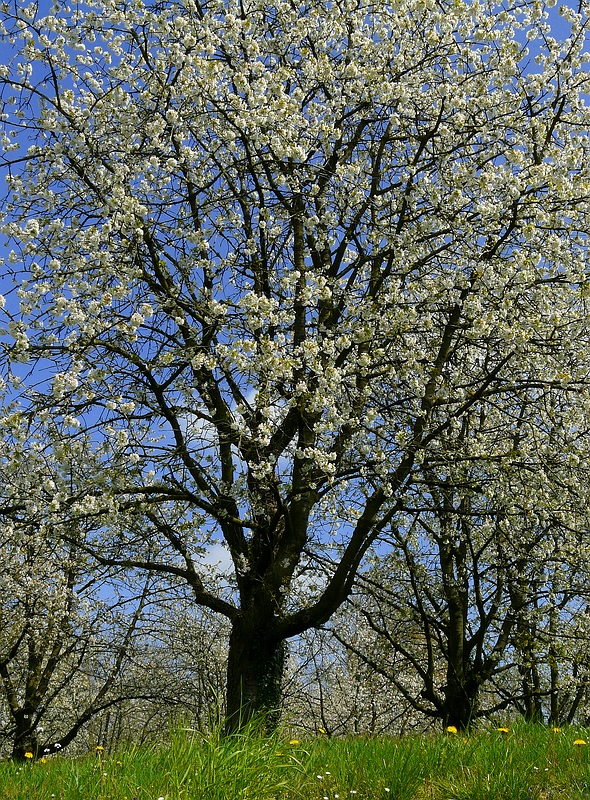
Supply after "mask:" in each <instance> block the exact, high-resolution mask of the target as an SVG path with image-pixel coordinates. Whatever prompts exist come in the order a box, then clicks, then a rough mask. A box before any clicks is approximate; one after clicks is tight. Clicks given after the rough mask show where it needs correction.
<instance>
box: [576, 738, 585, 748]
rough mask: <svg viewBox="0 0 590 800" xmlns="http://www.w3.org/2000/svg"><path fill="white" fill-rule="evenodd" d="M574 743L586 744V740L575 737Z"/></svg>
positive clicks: (577, 745) (579, 745)
mask: <svg viewBox="0 0 590 800" xmlns="http://www.w3.org/2000/svg"><path fill="white" fill-rule="evenodd" d="M574 744H575V745H576V747H581V746H582V745H584V744H586V741H585V740H584V739H574Z"/></svg>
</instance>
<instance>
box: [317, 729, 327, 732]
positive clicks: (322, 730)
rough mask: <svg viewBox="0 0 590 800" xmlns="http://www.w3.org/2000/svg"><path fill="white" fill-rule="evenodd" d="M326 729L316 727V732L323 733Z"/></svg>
mask: <svg viewBox="0 0 590 800" xmlns="http://www.w3.org/2000/svg"><path fill="white" fill-rule="evenodd" d="M325 732H326V731H325V730H324V729H323V728H318V733H325Z"/></svg>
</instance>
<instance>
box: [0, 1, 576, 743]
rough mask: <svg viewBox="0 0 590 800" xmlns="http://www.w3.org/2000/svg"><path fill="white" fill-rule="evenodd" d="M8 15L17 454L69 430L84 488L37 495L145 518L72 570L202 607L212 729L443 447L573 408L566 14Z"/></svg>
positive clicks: (326, 603)
mask: <svg viewBox="0 0 590 800" xmlns="http://www.w3.org/2000/svg"><path fill="white" fill-rule="evenodd" d="M551 5H553V4H552V3H547V6H551ZM7 9H8V7H7V6H4V7H3V10H2V12H1V13H2V20H3V27H4V31H5V34H4V37H5V45H4V47H11V48H13V53H14V55H13V57H12V58H11V59H10V62H9V63H8V64H7V66H4V67H2V71H1V76H2V82H3V88H2V100H3V110H2V124H3V131H2V144H3V148H4V156H3V165H4V174H5V177H6V181H7V184H6V185H7V193H6V197H5V203H4V220H3V224H2V230H3V231H4V234H5V236H6V237H7V240H9V244H8V247H7V258H6V262H7V263H6V272H7V273H9V272H10V273H11V274H12V276H13V280H14V286H13V289H10V288H9V287H8V288H7V289H6V292H5V294H6V295H7V298H6V306H5V312H4V313H5V317H6V335H5V338H4V343H5V345H4V361H5V363H6V364H8V362H9V361H12V362H16V363H17V364H18V365H19V366H18V375H19V376H20V377H21V379H22V381H21V384H20V387H16V388H14V389H13V393H12V394H11V400H13V401H14V402H18V403H19V404H20V405H19V407H18V416H17V417H16V418H15V417H14V412H11V413H13V424H14V429H15V430H14V435H15V436H18V435H19V431H18V428H19V425H25V424H26V421H27V419H29V418H30V417H31V415H35V414H38V413H47V414H50V415H51V416H52V418H54V419H56V420H59V421H60V424H62V425H64V426H69V434H68V435H69V437H70V438H71V439H72V441H76V439H77V438H83V440H84V441H85V443H86V445H85V446H86V447H88V448H90V449H91V450H92V457H93V458H96V459H99V460H100V461H101V463H102V465H103V471H102V474H101V482H100V485H99V486H93V485H92V484H91V483H89V485H88V491H87V492H86V494H85V495H84V496H82V495H80V496H79V497H77V498H76V499H75V501H73V500H72V501H71V502H70V501H69V500H68V498H61V497H56V500H55V502H56V503H58V504H62V503H67V504H68V509H69V513H70V514H72V515H75V514H76V513H78V514H80V515H87V514H88V513H90V512H92V513H96V514H100V513H103V512H104V513H105V515H107V516H108V517H109V519H112V518H113V515H115V516H116V514H117V509H118V508H121V509H124V510H125V511H126V512H127V510H128V509H130V508H132V507H133V508H135V510H136V513H137V520H138V523H137V524H132V523H129V526H128V528H127V530H123V529H122V527H121V526H119V527H117V526H116V525H111V526H109V525H105V529H104V530H101V529H99V528H94V529H93V530H92V531H91V532H90V533H89V535H88V536H87V537H86V539H85V541H84V542H82V543H81V545H82V546H83V547H84V548H85V552H86V553H87V554H89V555H92V556H93V557H94V558H96V559H97V560H98V562H99V563H101V564H103V565H106V566H117V565H118V566H124V567H126V568H129V569H131V570H138V569H145V570H149V571H152V572H158V573H160V574H161V575H162V576H166V575H168V576H171V578H173V579H174V580H177V579H179V578H180V579H183V580H184V581H185V582H186V583H187V585H188V586H189V587H190V588H191V591H192V594H193V597H194V601H195V603H197V604H199V605H202V606H204V607H206V608H208V609H209V610H211V611H213V612H216V613H219V614H221V615H223V616H225V617H226V618H227V620H228V622H229V625H230V634H229V649H228V667H227V701H226V702H227V709H226V710H227V714H228V718H229V728H230V729H231V728H232V727H233V726H236V725H238V724H240V721H243V720H245V719H247V718H248V717H249V716H250V715H251V714H253V713H256V712H257V711H260V710H263V709H269V708H275V707H276V706H277V704H278V701H279V691H280V680H281V675H282V671H283V665H284V658H285V643H286V641H287V640H288V639H289V638H290V637H293V636H295V635H297V634H300V633H302V632H303V631H305V630H308V629H310V628H311V627H314V626H317V625H320V624H322V623H324V622H325V621H326V620H328V619H329V618H330V616H331V615H332V614H333V613H334V612H335V610H336V609H337V608H338V607H339V605H340V604H341V603H342V602H343V600H344V599H345V598H346V597H347V595H348V594H349V592H350V591H351V587H352V583H353V580H354V577H355V573H356V572H357V570H358V569H359V565H361V564H362V562H363V559H364V557H365V555H366V553H367V551H368V549H369V548H370V547H371V545H372V544H373V543H374V542H375V541H376V539H377V538H378V537H379V535H380V534H381V532H382V531H383V530H384V529H385V528H386V527H387V526H388V525H389V523H390V522H394V521H395V519H396V515H398V513H399V512H400V511H401V510H402V508H403V505H404V497H405V493H406V491H407V490H408V489H409V488H410V487H411V486H413V481H414V478H415V475H416V470H417V469H418V468H419V465H420V463H421V462H422V461H423V460H424V459H425V458H428V455H429V453H430V451H431V450H432V449H434V450H436V448H437V446H438V444H437V443H438V441H439V439H440V437H441V436H443V435H444V434H445V433H446V432H447V431H450V432H453V431H455V430H456V428H457V426H459V429H460V427H461V420H462V419H463V418H464V417H465V416H466V415H467V414H469V413H472V412H474V411H475V410H476V409H477V408H478V406H479V404H481V403H482V402H483V401H484V400H485V399H486V398H490V397H493V398H494V406H495V408H496V409H497V412H498V414H499V415H500V416H501V415H502V413H503V412H502V408H503V404H504V401H505V400H506V401H507V400H508V399H509V398H512V397H513V396H514V395H515V394H517V393H519V392H523V391H526V390H527V389H529V390H530V392H531V395H532V394H533V393H534V391H537V396H538V397H539V398H540V402H543V397H544V390H545V389H546V388H547V387H549V386H551V387H554V391H555V392H557V393H559V392H561V393H562V395H563V396H566V395H569V396H571V397H572V398H575V408H576V410H577V414H578V417H579V418H583V417H584V414H585V413H586V409H587V398H586V396H585V395H584V394H583V391H582V389H583V387H584V385H585V381H586V379H587V374H588V351H587V336H586V322H585V320H586V317H587V309H586V295H587V287H588V282H587V278H588V275H587V260H586V255H587V246H586V231H587V230H588V216H587V212H588V192H589V188H590V158H589V155H590V154H589V150H590V145H589V142H588V138H587V136H586V133H585V131H587V130H588V123H589V120H590V114H589V113H588V110H587V109H586V106H585V102H584V97H585V95H586V94H587V91H588V84H589V82H590V79H589V77H588V73H587V70H586V62H587V56H586V54H585V53H584V51H583V48H584V37H585V35H586V29H587V24H588V22H587V16H586V7H585V4H584V3H581V4H580V6H579V7H577V6H576V8H575V9H573V8H569V7H568V6H567V5H562V6H561V8H560V10H561V11H562V13H563V17H564V24H565V26H566V27H568V29H569V32H568V36H567V38H565V39H564V41H563V43H562V44H560V43H559V42H558V41H557V40H556V39H555V38H554V37H553V36H552V35H551V32H550V29H549V25H548V12H547V10H546V7H545V5H544V4H543V3H542V2H539V1H538V0H535V2H527V1H526V0H525V2H520V3H518V4H513V3H511V2H507V3H505V4H504V5H501V4H495V3H493V2H487V0H484V1H483V2H480V3H471V2H463V0H452V1H450V0H449V1H448V2H447V0H440V2H437V3H434V2H428V1H427V2H425V0H409V2H405V3H400V4H398V5H393V6H392V5H391V4H387V3H385V2H381V0H378V2H377V3H365V2H364V1H363V0H354V1H353V2H349V0H341V1H340V0H338V1H337V2H334V3H323V2H321V0H311V2H308V3H303V4H294V3H292V2H291V1H290V0H276V2H273V3H270V4H269V3H267V2H260V0H251V1H250V0H241V1H240V2H237V0H204V2H198V0H179V1H178V2H166V1H164V2H157V3H155V2H154V3H152V2H149V0H148V2H140V1H139V0H138V2H129V3H126V4H121V3H119V2H114V0H113V1H111V0H89V1H88V2H86V3H84V4H78V5H75V6H72V7H71V8H70V7H69V6H62V5H60V6H59V7H56V8H55V9H54V11H53V13H50V14H48V15H46V16H44V17H43V16H42V11H41V10H40V8H39V6H38V5H37V4H36V3H31V4H29V5H26V4H23V6H22V7H19V8H16V7H15V10H14V11H10V10H7ZM58 11H59V13H58ZM20 362H24V363H25V364H26V366H21V365H20ZM6 368H7V369H8V367H6ZM15 370H17V368H16V367H15ZM24 376H27V377H26V378H25V377H24ZM17 395H18V397H17ZM508 408H510V403H508ZM506 413H508V414H510V411H509V410H508V411H507V412H506ZM572 416H574V417H575V414H574V413H573V412H572ZM582 427H584V426H583V425H582ZM574 428H575V426H574ZM574 428H572V431H573V430H574ZM486 446H487V445H486ZM492 448H493V444H492ZM489 457H490V459H491V460H492V461H493V460H494V459H495V460H496V463H497V464H498V468H500V467H501V464H502V460H503V459H506V458H509V454H507V453H505V452H504V451H503V450H502V449H499V450H498V452H495V451H494V452H492V453H490V454H489ZM146 520H147V521H148V522H147V524H146V523H145V521H146ZM220 543H221V544H220ZM222 545H223V548H225V552H226V553H227V558H228V559H229V561H230V562H231V580H230V581H229V582H228V584H227V585H226V586H223V587H221V588H218V586H217V577H216V575H215V573H213V572H211V570H210V569H208V568H207V562H206V558H205V553H206V551H207V549H208V548H211V547H219V548H220V552H222V551H223V548H222ZM318 561H321V562H323V563H327V562H329V563H330V564H331V567H330V568H329V569H328V570H327V577H326V579H325V580H324V581H323V582H320V583H317V584H314V586H315V588H313V589H312V588H311V584H310V585H309V586H308V590H307V591H306V592H303V593H302V592H300V591H299V588H300V587H301V586H302V585H305V573H306V571H307V570H308V569H309V568H310V565H311V566H312V567H313V565H314V564H315V563H317V562H318ZM302 581H303V583H302Z"/></svg>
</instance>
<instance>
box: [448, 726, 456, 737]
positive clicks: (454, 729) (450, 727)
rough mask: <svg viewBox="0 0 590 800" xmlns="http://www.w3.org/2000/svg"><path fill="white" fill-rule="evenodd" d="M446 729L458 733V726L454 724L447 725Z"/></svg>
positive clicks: (451, 732) (452, 733)
mask: <svg viewBox="0 0 590 800" xmlns="http://www.w3.org/2000/svg"><path fill="white" fill-rule="evenodd" d="M446 731H447V733H450V734H451V735H454V734H455V733H457V728H456V727H455V726H454V725H447V728H446Z"/></svg>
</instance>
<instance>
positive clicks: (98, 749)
mask: <svg viewBox="0 0 590 800" xmlns="http://www.w3.org/2000/svg"><path fill="white" fill-rule="evenodd" d="M103 750H104V747H103V746H102V745H101V744H97V745H96V751H97V753H102V751H103Z"/></svg>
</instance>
